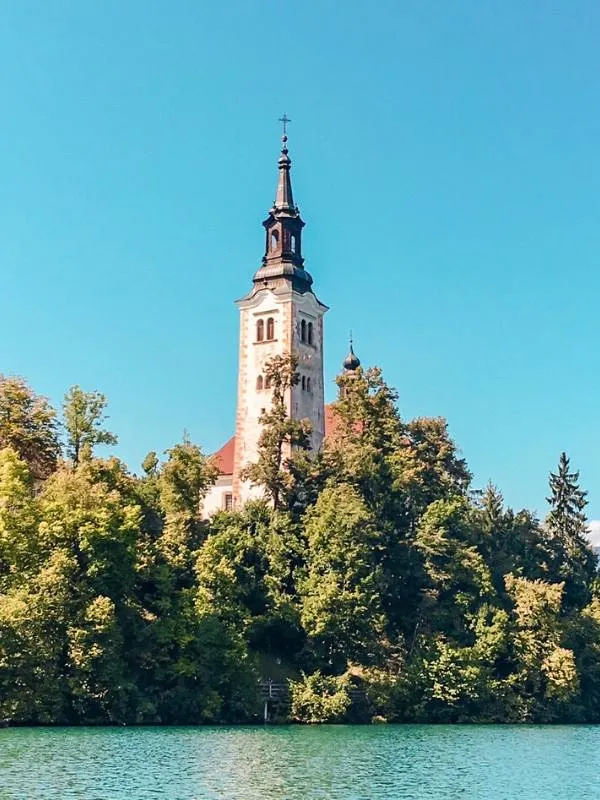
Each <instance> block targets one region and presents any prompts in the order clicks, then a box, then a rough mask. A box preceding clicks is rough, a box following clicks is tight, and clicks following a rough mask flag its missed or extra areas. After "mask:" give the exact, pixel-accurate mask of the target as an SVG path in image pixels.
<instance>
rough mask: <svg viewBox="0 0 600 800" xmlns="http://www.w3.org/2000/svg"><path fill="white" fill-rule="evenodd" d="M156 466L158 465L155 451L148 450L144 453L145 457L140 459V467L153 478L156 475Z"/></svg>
mask: <svg viewBox="0 0 600 800" xmlns="http://www.w3.org/2000/svg"><path fill="white" fill-rule="evenodd" d="M157 467H158V456H157V455H156V451H154V450H150V452H149V453H148V454H147V455H146V457H145V458H144V460H143V461H142V469H143V470H144V472H145V473H146V475H147V476H148V477H149V478H153V477H154V476H155V475H156V470H157Z"/></svg>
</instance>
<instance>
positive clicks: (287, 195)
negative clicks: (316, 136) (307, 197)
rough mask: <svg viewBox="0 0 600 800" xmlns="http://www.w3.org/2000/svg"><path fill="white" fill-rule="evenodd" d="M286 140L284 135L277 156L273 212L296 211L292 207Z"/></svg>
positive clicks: (289, 163)
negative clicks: (277, 178)
mask: <svg viewBox="0 0 600 800" xmlns="http://www.w3.org/2000/svg"><path fill="white" fill-rule="evenodd" d="M287 138H288V137H287V136H286V135H285V134H284V135H283V138H282V142H283V147H282V148H281V155H280V156H279V180H278V181H277V194H276V195H275V202H274V203H273V209H272V211H274V212H277V211H279V212H281V211H297V209H296V207H295V206H294V196H293V194H292V178H291V176H290V167H291V165H292V159H291V158H290V157H289V155H288V149H287Z"/></svg>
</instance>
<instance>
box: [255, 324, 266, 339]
mask: <svg viewBox="0 0 600 800" xmlns="http://www.w3.org/2000/svg"><path fill="white" fill-rule="evenodd" d="M264 338H265V321H264V320H262V319H259V320H258V322H257V323H256V341H257V342H262V341H263V339H264Z"/></svg>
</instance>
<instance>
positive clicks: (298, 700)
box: [290, 670, 351, 723]
mask: <svg viewBox="0 0 600 800" xmlns="http://www.w3.org/2000/svg"><path fill="white" fill-rule="evenodd" d="M349 687H350V681H349V678H348V676H347V675H340V676H339V677H332V676H325V675H321V673H320V672H319V671H318V670H317V671H316V672H313V674H312V675H303V676H302V678H301V679H300V680H298V681H292V682H291V684H290V691H291V695H292V708H291V717H292V719H294V720H296V721H297V722H312V723H314V722H342V721H343V719H344V717H345V715H346V714H347V712H348V711H349V709H350V703H351V700H350V695H349V694H348V689H349Z"/></svg>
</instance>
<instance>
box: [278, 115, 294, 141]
mask: <svg viewBox="0 0 600 800" xmlns="http://www.w3.org/2000/svg"><path fill="white" fill-rule="evenodd" d="M278 121H279V122H281V124H282V125H283V138H284V141H285V138H286V137H287V126H288V122H291V121H292V120H291V119H290V118H289V117H288V115H287V114H284V115H283V117H279V120H278Z"/></svg>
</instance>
